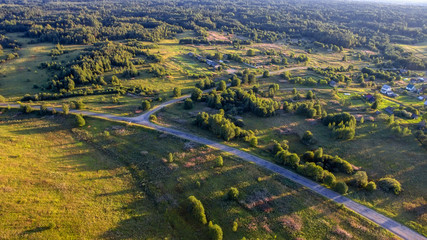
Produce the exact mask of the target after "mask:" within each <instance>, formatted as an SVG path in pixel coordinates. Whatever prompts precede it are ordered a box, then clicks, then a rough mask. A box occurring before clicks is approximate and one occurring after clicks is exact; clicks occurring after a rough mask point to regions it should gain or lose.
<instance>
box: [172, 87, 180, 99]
mask: <svg viewBox="0 0 427 240" xmlns="http://www.w3.org/2000/svg"><path fill="white" fill-rule="evenodd" d="M173 96H174V97H181V88H178V87H176V88H174V89H173Z"/></svg>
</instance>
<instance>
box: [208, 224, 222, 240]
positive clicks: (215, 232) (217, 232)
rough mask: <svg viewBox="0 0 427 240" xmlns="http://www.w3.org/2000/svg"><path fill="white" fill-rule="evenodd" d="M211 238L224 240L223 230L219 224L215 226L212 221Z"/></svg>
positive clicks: (209, 226) (210, 226)
mask: <svg viewBox="0 0 427 240" xmlns="http://www.w3.org/2000/svg"><path fill="white" fill-rule="evenodd" d="M208 228H209V236H210V238H211V239H212V240H222V238H223V232H222V228H221V227H220V226H219V225H218V224H213V223H212V221H209V225H208Z"/></svg>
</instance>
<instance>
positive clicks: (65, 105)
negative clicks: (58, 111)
mask: <svg viewBox="0 0 427 240" xmlns="http://www.w3.org/2000/svg"><path fill="white" fill-rule="evenodd" d="M62 112H63V113H64V114H65V115H68V113H69V112H70V106H68V104H62Z"/></svg>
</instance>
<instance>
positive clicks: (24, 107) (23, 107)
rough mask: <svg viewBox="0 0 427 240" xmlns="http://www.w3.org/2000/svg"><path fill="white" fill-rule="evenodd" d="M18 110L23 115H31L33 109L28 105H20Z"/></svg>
mask: <svg viewBox="0 0 427 240" xmlns="http://www.w3.org/2000/svg"><path fill="white" fill-rule="evenodd" d="M20 110H21V112H23V113H31V112H32V111H33V110H34V109H33V108H32V107H31V106H30V105H28V104H20Z"/></svg>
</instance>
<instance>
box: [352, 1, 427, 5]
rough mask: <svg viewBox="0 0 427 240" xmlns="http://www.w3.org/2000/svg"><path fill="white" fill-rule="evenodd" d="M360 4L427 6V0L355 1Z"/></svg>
mask: <svg viewBox="0 0 427 240" xmlns="http://www.w3.org/2000/svg"><path fill="white" fill-rule="evenodd" d="M354 1H360V2H385V3H396V4H417V5H418V4H421V5H427V0H354Z"/></svg>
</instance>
